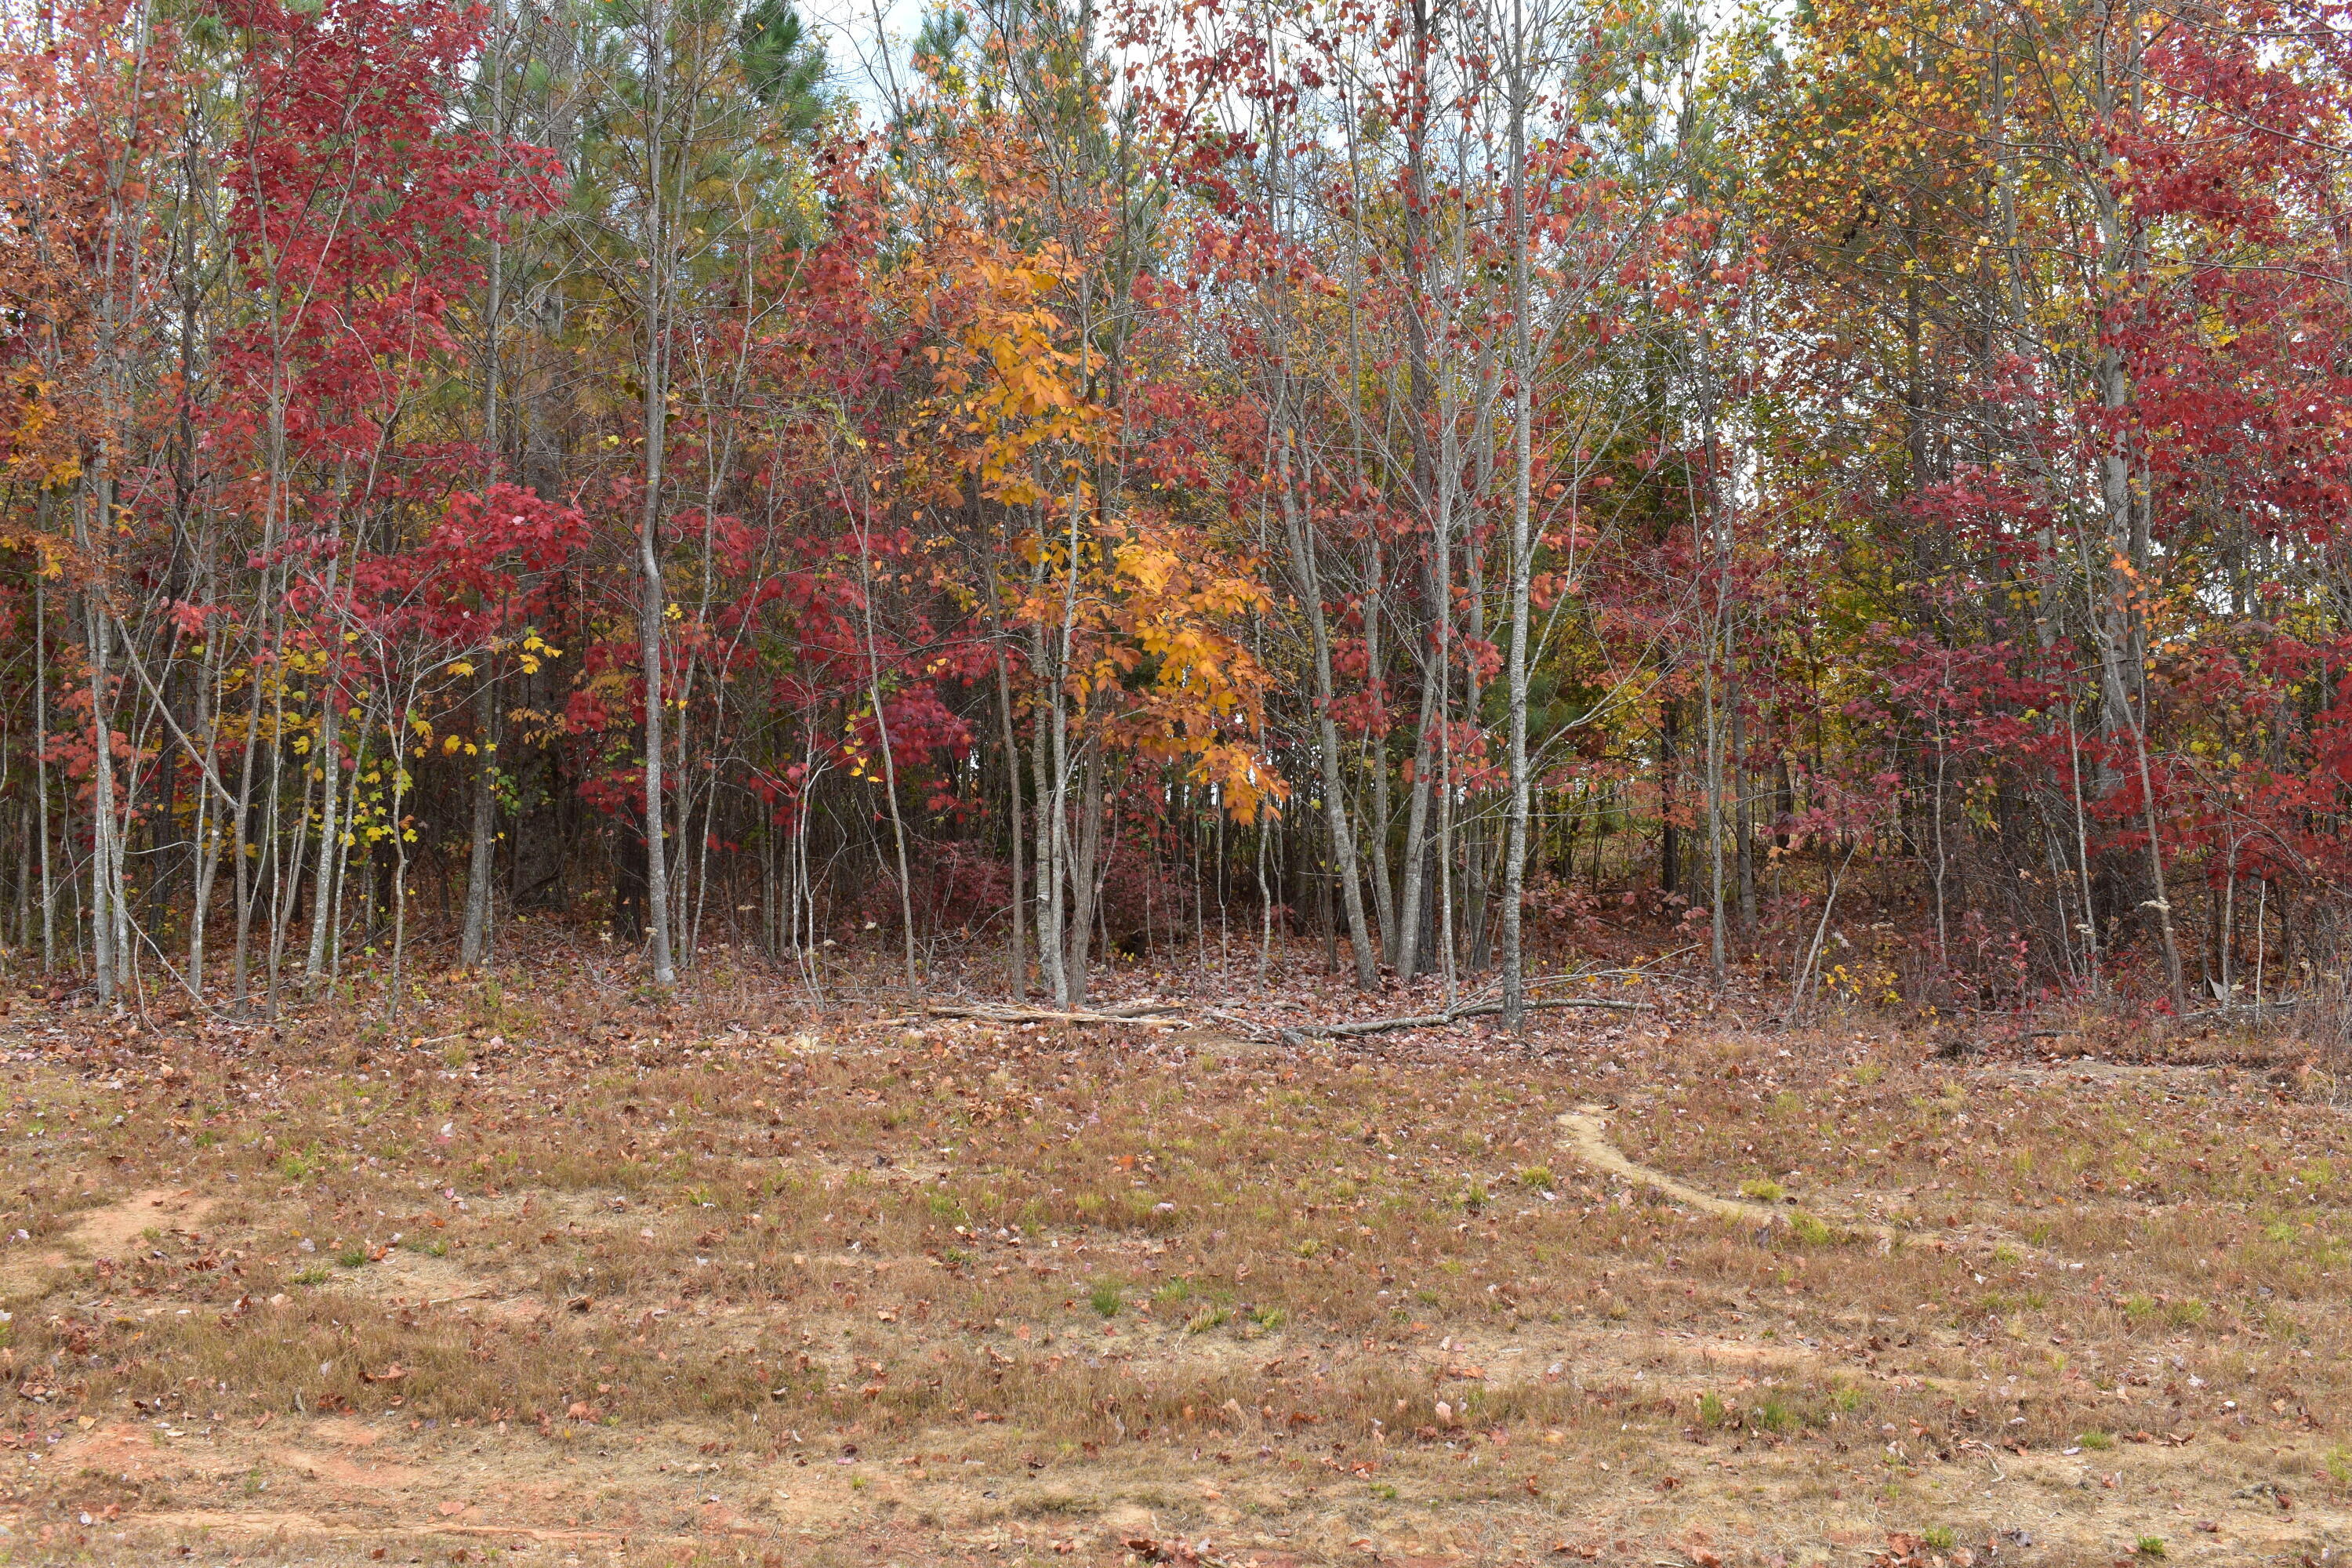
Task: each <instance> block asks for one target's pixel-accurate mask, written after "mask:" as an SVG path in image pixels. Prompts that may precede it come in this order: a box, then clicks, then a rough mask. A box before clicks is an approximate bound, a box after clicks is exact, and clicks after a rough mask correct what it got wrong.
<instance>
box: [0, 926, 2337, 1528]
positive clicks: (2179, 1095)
mask: <svg viewBox="0 0 2352 1568" xmlns="http://www.w3.org/2000/svg"><path fill="white" fill-rule="evenodd" d="M564 973H567V972H566V971H564V970H563V968H562V966H560V965H551V967H550V968H549V969H548V970H547V971H545V972H542V973H529V972H523V971H510V972H509V973H506V974H505V975H504V976H503V978H502V979H501V980H499V982H497V983H490V982H486V981H477V980H467V981H458V980H456V979H448V980H446V981H441V982H437V983H435V984H431V985H429V986H428V987H427V990H428V992H429V993H430V994H431V995H432V996H433V997H434V998H435V999H434V1000H431V1001H427V1002H423V1003H420V1004H418V1005H417V1007H416V1009H415V1010H412V1011H411V1013H410V1014H409V1016H408V1018H407V1019H406V1021H405V1022H404V1024H403V1025H402V1026H400V1027H398V1028H396V1029H394V1028H387V1027H385V1026H383V1024H382V1023H381V1022H379V1021H376V1020H375V1017H374V1015H373V1013H371V1012H368V1011H363V1010H362V1009H361V1008H360V1007H359V1006H358V1005H357V1004H350V1005H344V1006H341V1007H323V1008H321V1009H320V1010H319V1012H318V1013H317V1014H316V1015H314V1016H307V1017H301V1018H289V1019H288V1020H285V1021H282V1022H281V1023H279V1024H278V1025H276V1026H233V1025H230V1024H226V1023H222V1022H218V1021H212V1022H204V1021H198V1020H192V1019H186V1018H181V1019H173V1018H168V1017H163V1016H156V1017H153V1018H151V1019H149V1020H148V1021H146V1022H145V1023H144V1024H143V1025H142V1024H139V1023H136V1022H133V1021H131V1020H127V1019H115V1020H109V1019H105V1018H101V1017H100V1016H98V1015H97V1014H95V1013H94V1012H91V1011H89V1010H79V1009H76V1008H74V1007H72V1006H70V1005H66V1004H64V1003H62V1002H58V1003H52V1002H51V1001H49V1000H47V999H46V998H45V997H40V996H23V995H20V996H16V997H13V998H11V999H10V1002H9V1005H8V1011H7V1012H6V1014H5V1016H0V1047H5V1051H6V1054H7V1062H6V1072H7V1076H6V1089H7V1094H8V1107H7V1115H6V1118H5V1132H6V1136H5V1143H0V1236H5V1237H6V1238H7V1240H6V1243H5V1246H0V1306H5V1310H6V1311H7V1312H8V1314H9V1321H8V1322H7V1323H6V1325H5V1331H6V1335H7V1339H6V1342H5V1348H0V1531H5V1534H0V1557H5V1559H6V1560H9V1561H14V1562H47V1561H52V1560H55V1561H129V1560H132V1559H133V1558H134V1557H135V1558H138V1559H142V1560H154V1559H158V1558H174V1559H177V1558H187V1559H190V1560H194V1561H203V1562H215V1561H233V1560H236V1559H240V1558H241V1559H242V1560H243V1561H245V1562H247V1563H261V1562H281V1561H282V1562H305V1563H311V1562H315V1563H341V1562H347V1561H348V1562H368V1561H378V1560H382V1561H393V1562H410V1561H422V1562H429V1563H439V1562H466V1561H499V1562H516V1563H568V1562H574V1561H576V1562H579V1563H606V1562H629V1563H635V1562H663V1563H667V1562H673V1561H703V1562H710V1563H776V1564H782V1563H794V1564H798V1563H835V1562H839V1563H886V1562H891V1563H902V1564H910V1565H911V1564H915V1563H947V1562H968V1561H985V1562H991V1563H1019V1562H1037V1563H1046V1562H1053V1563H1062V1562H1076V1563H1118V1562H1123V1561H1128V1560H1137V1561H1162V1562H1191V1561H1195V1560H1197V1561H1200V1562H1229V1563H1249V1562H1255V1563H1262V1564H1267V1565H1272V1564H1276V1563H1374V1562H1379V1563H1413V1562H1419V1563H1457V1562H1460V1563H1472V1562H1475V1563H1505V1562H1528V1563H1533V1562H1588V1561H1589V1562H1599V1563H1660V1562H1671V1563H1689V1564H1698V1565H1704V1564H1709V1563H1871V1562H1878V1563H1916V1564H1928V1563H1935V1562H1937V1561H1941V1562H1942V1563H1946V1564H1948V1565H1958V1564H1964V1563H1991V1562H1999V1563H2010V1562H2030V1563H2114V1562H2116V1561H2118V1560H2133V1559H2137V1560H2140V1561H2154V1560H2157V1559H2158V1558H2161V1559H2162V1560H2164V1561H2168V1562H2177V1561H2188V1562H2214V1563H2225V1562H2226V1563H2239V1562H2256V1561H2277V1562H2285V1563H2294V1562H2300V1561H2305V1560H2307V1561H2310V1562H2314V1563H2318V1562H2326V1561H2330V1560H2332V1557H2333V1555H2334V1554H2335V1553H2336V1552H2340V1551H2341V1550H2343V1548H2344V1546H2345V1545H2346V1544H2347V1543H2352V1502H2347V1483H2352V1450H2347V1442H2352V1437H2347V1417H2346V1407H2347V1401H2346V1398H2345V1395H2346V1393H2347V1383H2352V1372H2347V1364H2346V1361H2345V1357H2344V1353H2343V1352H2344V1350H2345V1329H2344V1313H2343V1310H2342V1306H2343V1300H2344V1296H2345V1294H2346V1291H2347V1285H2352V1250H2347V1245H2346V1241H2345V1237H2346V1215H2345V1208H2344V1204H2345V1199H2346V1196H2347V1184H2352V1147H2347V1129H2346V1127H2345V1124H2344V1121H2343V1118H2342V1116H2341V1114H2340V1112H2339V1111H2338V1110H2336V1109H2335V1108H2334V1107H2333V1106H2332V1105H2331V1104H2330V1103H2329V1100H2330V1098H2331V1096H2330V1093H2329V1089H2330V1087H2331V1085H2330V1082H2329V1080H2327V1079H2326V1075H2325V1074H2324V1073H2318V1072H2315V1071H2314V1070H2313V1069H2311V1068H2308V1067H2306V1066H2303V1065H2302V1064H2299V1063H2298V1062H2296V1061H2294V1059H2292V1058H2286V1059H2282V1058H2280V1057H2279V1055H2278V1048H2277V1047H2275V1046H2268V1045H2265V1044H2263V1042H2261V1041H2258V1040H2254V1039H2252V1038H2238V1037H2231V1036H2228V1035H2224V1034H2220V1033H2215V1032H2210V1031H2209V1032H2206V1033H2203V1034H2200V1033H2198V1032H2196V1031H2195V1030H2193V1029H2181V1028H2176V1029H2175V1030H2174V1031H2173V1032H2171V1033H2170V1034H2168V1035H2167V1036H2166V1037H2163V1038H2162V1039H2161V1040H2158V1039H2154V1038H2152V1037H2146V1036H2132V1035H2128V1034H2124V1033H2119V1032H2115V1031H2112V1030H2109V1029H2107V1028H2106V1026H2103V1025H2100V1024H2098V1023H2097V1022H2096V1021H2095V1020H2088V1019H2082V1020H2068V1019H2057V1020H2053V1019H2042V1020H2039V1021H2037V1023H2036V1024H2034V1025H2033V1026H2031V1027H2029V1026H2023V1025H2018V1024H2003V1025H1990V1024H1989V1025H1985V1026H1959V1027H1955V1026H1948V1025H1947V1026H1942V1027H1940V1028H1938V1029H1935V1030H1929V1029H1925V1028H1918V1027H1910V1026H1894V1025H1892V1024H1891V1023H1890V1020H1889V1019H1888V1018H1886V1017H1885V1016H1882V1015H1877V1014H1871V1013H1857V1014H1853V1015H1847V1016H1839V1015H1828V1016H1823V1017H1822V1018H1820V1019H1817V1020H1815V1021H1814V1022H1813V1023H1812V1024H1811V1025H1810V1026H1807V1027H1804V1028H1801V1029H1789V1028H1782V1027H1779V1026H1771V1025H1769V1024H1766V1023H1764V1022H1762V1021H1760V1017H1759V1015H1756V1014H1755V1013H1753V1012H1752V1011H1750V1012H1748V1013H1745V1014H1743V1013H1741V1012H1739V1011H1738V1010H1735V1009H1733V1008H1730V1007H1727V1006H1724V1005H1721V1004H1720V1003H1716V1004H1714V1005H1712V1010H1710V1001H1709V997H1708V994H1707V993H1706V992H1705V991H1704V990H1694V989H1677V988H1675V987H1672V986H1666V985H1662V984H1645V985H1638V986H1616V987H1612V990H1611V991H1610V992H1609V994H1610V995H1611V996H1612V998H1616V999H1621V1000H1622V999H1633V1000H1639V1001H1642V1002H1643V1003H1644V1004H1645V1006H1644V1007H1643V1009H1642V1010H1639V1011H1635V1012H1631V1013H1624V1012H1608V1013H1601V1012H1581V1011H1579V1012H1569V1011H1562V1012H1556V1013H1547V1014H1544V1015H1542V1016H1540V1018H1539V1020H1538V1024H1537V1026H1535V1027H1534V1028H1532V1029H1531V1030H1528V1031H1526V1032H1522V1033H1516V1034H1507V1033H1506V1032H1504V1031H1502V1030H1500V1029H1499V1028H1498V1027H1496V1025H1495V1020H1493V1019H1492V1018H1478V1019H1475V1020H1472V1021H1469V1022H1465V1023H1463V1024H1460V1025H1457V1026H1453V1027H1450V1028H1430V1029H1422V1030H1417V1031H1409V1032H1402V1033H1396V1034H1390V1035H1383V1036H1379V1037H1366V1038H1362V1039H1356V1040H1346V1039H1342V1040H1331V1041H1320V1040H1312V1039H1310V1040H1309V1041H1308V1042H1307V1044H1305V1045H1303V1046H1301V1045H1297V1044H1293V1043H1286V1042H1285V1041H1284V1040H1283V1039H1281V1038H1280V1037H1278V1036H1276V1035H1274V1034H1272V1033H1271V1032H1270V1030H1271V1028H1273V1027H1275V1026H1297V1025H1298V1024H1299V1023H1300V1022H1302V1021H1304V1020H1306V1019H1308V1018H1311V1017H1316V1016H1339V1014H1341V1013H1342V1012H1346V1011H1350V1010H1352V1011H1354V1012H1357V1013H1363V1012H1365V1011H1366V1009H1363V1008H1361V1007H1360V1005H1358V1004H1356V1003H1355V1002H1354V1001H1353V999H1352V995H1351V994H1350V993H1349V992H1347V991H1345V990H1344V989H1338V988H1334V989H1330V990H1328V991H1327V990H1325V989H1322V985H1323V983H1322V982H1321V981H1320V979H1319V977H1305V976H1303V977H1294V979H1293V980H1292V981H1291V982H1289V983H1288V984H1286V985H1284V986H1279V987H1276V988H1271V989H1266V990H1262V991H1258V992H1255V993H1253V994H1251V995H1250V996H1249V998H1248V999H1247V1000H1245V1001H1244V1002H1240V1003H1234V1002H1231V1001H1224V1002H1221V1003H1219V1004H1218V1005H1217V1008H1216V1009H1214V1010H1211V1009H1208V1008H1194V1007H1183V1008H1181V1009H1180V1010H1179V1011H1178V1012H1177V1013H1175V1014H1173V1015H1171V1016H1168V1017H1165V1018H1162V1019H1159V1020H1152V1021H1137V1022H1124V1023H1118V1024H1107V1025H1087V1026H1058V1025H1055V1024H1052V1023H1045V1024H1025V1025H1024V1024H1017V1023H1007V1022H1002V1021H995V1020H990V1019H985V1018H978V1019H975V1018H940V1017H932V1016H924V1015H922V1014H920V1013H917V1012H912V1011H910V1010H909V1009H908V1007H907V1005H906V1004H905V1003H904V1002H903V1000H900V999H897V998H893V997H887V996H878V997H877V998H875V999H871V1000H867V1001H862V1002H851V1001H836V1002H835V1003H834V1004H832V1005H828V1006H825V1007H822V1008H817V1007H811V1006H809V1005H806V1004H805V1003H803V1001H801V1000H799V999H797V998H794V997H789V996H786V995H784V994H782V993H780V992H777V991H774V990H772V989H771V988H769V987H767V986H766V985H764V984H761V983H758V982H755V981H754V980H752V979H751V978H749V977H727V976H723V975H722V976H719V977H716V978H713V979H710V980H709V981H706V982H704V983H700V984H698V985H696V986H694V987H691V988H689V989H688V990H685V991H683V992H681V993H679V994H677V995H675V996H667V997H656V996H654V995H651V994H646V993H641V992H638V991H636V990H634V989H632V988H630V987H627V986H625V985H621V984H599V983H597V982H596V980H595V979H594V978H593V975H591V974H589V973H586V972H584V971H579V970H573V971H570V972H569V973H571V974H572V975H573V976H574V977H573V978H561V977H560V976H562V975H563V974H564ZM1122 984H1123V985H1124V990H1123V991H1122V993H1121V995H1122V996H1123V997H1124V998H1125V999H1128V1000H1134V999H1137V998H1139V997H1142V996H1144V995H1145V994H1147V993H1149V994H1152V995H1156V996H1159V997H1161V998H1166V999H1171V1000H1175V1001H1179V1002H1181V1001H1182V997H1181V992H1180V989H1179V988H1178V987H1177V986H1176V985H1175V984H1174V983H1173V982H1171V980H1169V979H1168V978H1167V977H1158V979H1157V980H1156V981H1155V980H1154V978H1153V977H1150V976H1130V977H1122ZM1155 986H1156V989H1155ZM1396 1000H1397V999H1395V998H1391V999H1390V1001H1391V1002H1395V1001H1396ZM1409 1000H1410V999H1408V1001H1409ZM1423 1000H1424V1001H1426V1000H1428V999H1423ZM1383 1005H1384V1006H1385V1005H1388V1004H1386V1003H1384V1004H1383ZM1413 1005H1415V1006H1418V1005H1419V1004H1413ZM1399 1010H1403V1008H1402V1006H1401V1007H1400V1008H1399ZM2037 1030H2038V1031H2039V1032H2038V1033H2037V1032H2035V1031H2037Z"/></svg>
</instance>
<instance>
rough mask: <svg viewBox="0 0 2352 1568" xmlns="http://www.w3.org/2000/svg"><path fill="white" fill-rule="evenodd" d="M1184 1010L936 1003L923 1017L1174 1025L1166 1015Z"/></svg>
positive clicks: (1138, 1005)
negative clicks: (1072, 1008)
mask: <svg viewBox="0 0 2352 1568" xmlns="http://www.w3.org/2000/svg"><path fill="white" fill-rule="evenodd" d="M1180 1011H1181V1008H1179V1007H1178V1006H1177V1005H1175V1004H1174V1003H1172V1002H1127V1003H1122V1004H1120V1005H1118V1006H1116V1007H1105V1008H1102V1009H1100V1010H1099V1011H1088V1010H1072V1011H1066V1012H1065V1011H1061V1010H1057V1009H1055V1008H1051V1007H1017V1006H1013V1005H1011V1004H1009V1003H1003V1002H932V1003H928V1004H926V1005H925V1006H924V1008H923V1011H922V1013H921V1015H919V1016H923V1017H931V1018H971V1019H976V1020H978V1021H979V1022H981V1023H984V1024H1160V1023H1172V1022H1173V1021H1174V1020H1172V1019H1171V1018H1169V1017H1167V1016H1166V1015H1168V1014H1171V1013H1176V1012H1180ZM880 1022H881V1023H882V1024H884V1025H891V1024H911V1023H914V1022H916V1018H915V1017H913V1016H909V1017H903V1018H884V1019H881V1020H880Z"/></svg>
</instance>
